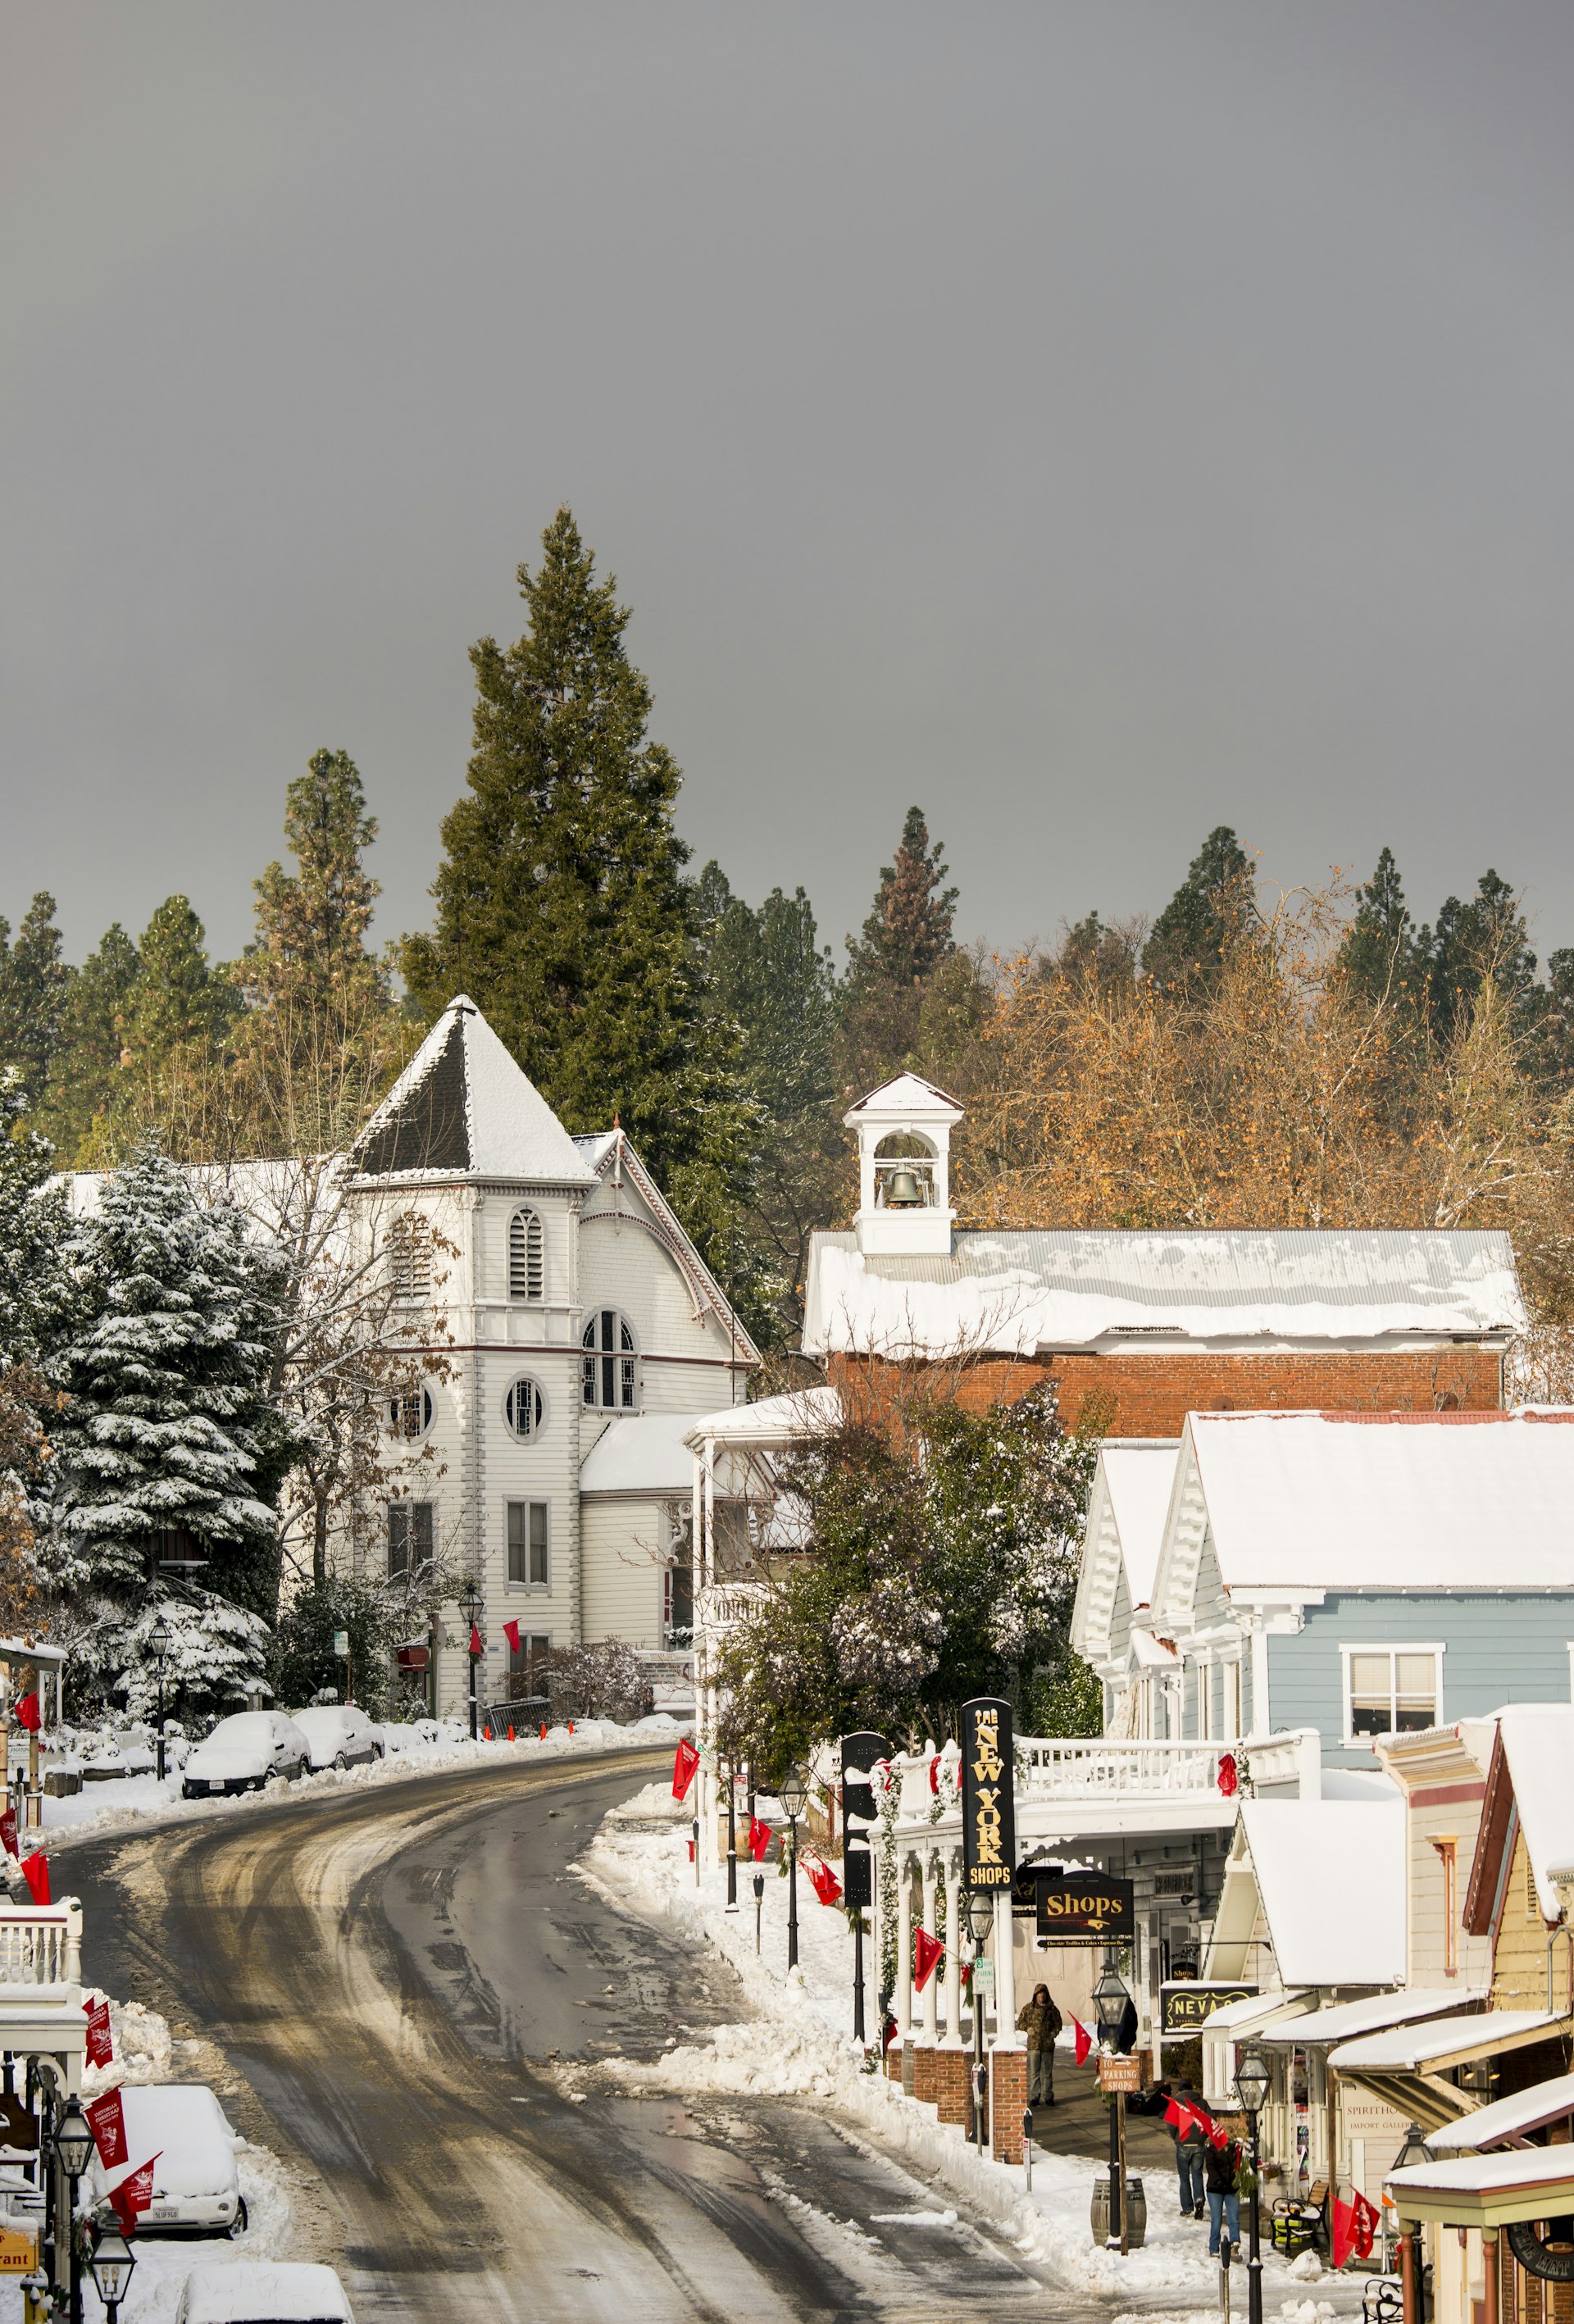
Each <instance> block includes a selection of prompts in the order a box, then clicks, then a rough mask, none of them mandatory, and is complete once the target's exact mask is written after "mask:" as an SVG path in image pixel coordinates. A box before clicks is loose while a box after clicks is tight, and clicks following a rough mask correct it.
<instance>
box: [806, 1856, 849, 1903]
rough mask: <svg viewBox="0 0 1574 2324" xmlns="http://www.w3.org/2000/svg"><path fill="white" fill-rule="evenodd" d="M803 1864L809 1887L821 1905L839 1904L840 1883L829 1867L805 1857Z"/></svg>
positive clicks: (840, 1896) (816, 1859) (840, 1897)
mask: <svg viewBox="0 0 1574 2324" xmlns="http://www.w3.org/2000/svg"><path fill="white" fill-rule="evenodd" d="M804 1863H805V1870H806V1871H807V1873H808V1876H809V1885H810V1886H811V1887H812V1888H813V1889H814V1892H815V1895H816V1896H817V1897H818V1898H819V1899H820V1902H821V1904H840V1903H841V1901H842V1883H841V1881H840V1880H838V1879H837V1877H836V1875H835V1874H834V1873H833V1871H832V1869H831V1867H830V1866H829V1865H828V1864H822V1863H821V1862H820V1861H819V1860H818V1858H815V1857H813V1856H810V1857H805V1859H804Z"/></svg>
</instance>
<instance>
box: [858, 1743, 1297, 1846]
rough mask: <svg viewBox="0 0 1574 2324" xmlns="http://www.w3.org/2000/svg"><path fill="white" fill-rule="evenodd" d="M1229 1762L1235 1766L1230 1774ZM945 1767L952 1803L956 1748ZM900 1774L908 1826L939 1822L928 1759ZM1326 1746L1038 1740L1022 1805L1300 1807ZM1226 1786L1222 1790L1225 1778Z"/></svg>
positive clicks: (901, 1766)
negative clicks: (1283, 1803)
mask: <svg viewBox="0 0 1574 2324" xmlns="http://www.w3.org/2000/svg"><path fill="white" fill-rule="evenodd" d="M1227 1757H1228V1758H1229V1760H1230V1761H1231V1763H1232V1766H1231V1768H1230V1769H1229V1770H1228V1771H1227V1770H1226V1769H1225V1768H1224V1766H1223V1762H1224V1760H1225V1759H1226V1758H1227ZM955 1764H956V1747H955V1745H954V1744H952V1745H950V1746H948V1748H947V1751H946V1753H945V1754H943V1765H944V1766H947V1767H948V1768H949V1770H951V1771H952V1772H951V1777H950V1782H949V1783H948V1784H947V1788H946V1793H945V1796H946V1798H948V1799H949V1798H950V1797H952V1796H953V1786H954V1780H955V1778H954V1768H955ZM895 1766H896V1769H897V1775H898V1777H899V1779H900V1782H901V1785H902V1806H901V1815H902V1819H903V1821H907V1820H909V1819H914V1818H916V1819H917V1820H919V1821H925V1822H930V1821H933V1820H934V1814H935V1812H936V1808H935V1802H936V1798H937V1797H938V1796H939V1794H936V1793H935V1792H934V1790H933V1788H932V1786H931V1784H930V1781H929V1762H928V1760H927V1758H923V1757H919V1758H910V1757H907V1755H906V1754H904V1755H903V1756H902V1757H899V1758H898V1759H897V1760H896V1762H895ZM1321 1767H1322V1745H1321V1737H1320V1736H1319V1735H1318V1732H1317V1730H1316V1729H1315V1728H1312V1727H1307V1728H1296V1729H1291V1730H1289V1731H1288V1732H1286V1733H1284V1734H1280V1735H1267V1736H1263V1737H1261V1738H1258V1739H1256V1740H1255V1741H1247V1740H1245V1739H1244V1738H1238V1739H1233V1740H1231V1739H1225V1740H1222V1741H1219V1742H1195V1741H1192V1742H1151V1741H1146V1742H1145V1741H1132V1740H1130V1739H1128V1738H1125V1737H1119V1736H1109V1735H1091V1736H1047V1737H1040V1736H1032V1735H1019V1736H1018V1737H1017V1803H1018V1804H1019V1805H1020V1804H1021V1803H1022V1802H1024V1801H1027V1800H1054V1801H1065V1802H1067V1803H1071V1802H1073V1801H1081V1802H1088V1803H1095V1804H1096V1803H1101V1802H1105V1801H1108V1802H1109V1803H1111V1804H1112V1805H1113V1804H1116V1803H1119V1804H1123V1805H1131V1806H1137V1805H1139V1804H1140V1803H1142V1802H1143V1801H1152V1802H1153V1803H1155V1805H1159V1804H1161V1803H1163V1804H1165V1805H1173V1804H1174V1803H1176V1802H1178V1801H1179V1802H1186V1801H1192V1802H1194V1803H1197V1804H1198V1805H1199V1806H1203V1805H1206V1806H1210V1807H1211V1808H1213V1809H1215V1810H1220V1809H1224V1808H1226V1807H1228V1806H1229V1804H1230V1803H1233V1802H1234V1801H1236V1800H1237V1799H1238V1798H1239V1797H1241V1796H1242V1795H1244V1794H1246V1792H1247V1787H1248V1784H1249V1787H1250V1789H1251V1790H1252V1791H1254V1792H1255V1791H1260V1790H1262V1789H1264V1788H1266V1787H1268V1786H1273V1787H1275V1788H1277V1787H1279V1786H1281V1785H1293V1786H1294V1788H1295V1790H1296V1791H1297V1793H1298V1794H1299V1796H1300V1797H1301V1798H1302V1799H1312V1800H1315V1799H1318V1798H1320V1797H1321ZM1220 1775H1224V1778H1225V1780H1224V1782H1223V1783H1222V1784H1221V1783H1220Z"/></svg>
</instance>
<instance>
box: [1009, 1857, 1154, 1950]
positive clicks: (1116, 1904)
mask: <svg viewBox="0 0 1574 2324" xmlns="http://www.w3.org/2000/svg"><path fill="white" fill-rule="evenodd" d="M1034 1886H1035V1887H1036V1890H1037V1892H1038V1933H1039V1935H1040V1936H1041V1937H1048V1938H1050V1939H1051V1940H1052V1941H1053V1940H1054V1939H1058V1940H1059V1941H1060V1942H1061V1943H1062V1944H1064V1945H1085V1944H1087V1943H1089V1942H1091V1941H1097V1942H1100V1943H1106V1944H1107V1943H1108V1942H1109V1940H1110V1938H1112V1937H1131V1936H1135V1935H1136V1933H1137V1910H1136V1906H1135V1904H1134V1903H1133V1898H1132V1884H1131V1882H1130V1881H1129V1880H1111V1879H1110V1878H1109V1875H1108V1874H1107V1873H1103V1872H1052V1873H1048V1874H1045V1873H1040V1874H1038V1875H1036V1877H1035V1880H1034Z"/></svg>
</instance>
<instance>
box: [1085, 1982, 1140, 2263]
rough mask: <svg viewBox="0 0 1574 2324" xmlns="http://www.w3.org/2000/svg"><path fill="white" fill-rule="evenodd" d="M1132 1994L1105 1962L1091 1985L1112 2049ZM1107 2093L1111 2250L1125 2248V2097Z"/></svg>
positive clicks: (1103, 2043)
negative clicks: (1097, 1980)
mask: <svg viewBox="0 0 1574 2324" xmlns="http://www.w3.org/2000/svg"><path fill="white" fill-rule="evenodd" d="M1130 2003H1131V1996H1130V1994H1129V1993H1128V1991H1127V1989H1126V1987H1125V1986H1124V1985H1123V1984H1122V1982H1121V1978H1120V1972H1119V1971H1118V1969H1117V1968H1116V1966H1115V1963H1114V1960H1113V1959H1110V1960H1106V1961H1105V1963H1104V1973H1103V1975H1102V1976H1101V1977H1100V1979H1099V1982H1098V1984H1097V1985H1096V1986H1095V1987H1093V2007H1094V2010H1095V2011H1096V2013H1097V2015H1098V2019H1099V2042H1100V2047H1101V2048H1102V2049H1105V2050H1113V2049H1114V2047H1115V2044H1116V2043H1117V2042H1118V2040H1119V2038H1120V2021H1121V2019H1122V2018H1123V2017H1124V2016H1125V2015H1126V2012H1127V2010H1128V2007H1129V2006H1130ZM1125 2126H1126V2099H1125V2097H1124V2095H1123V2093H1122V2092H1121V2091H1119V2090H1111V2091H1110V2092H1109V2229H1108V2231H1107V2234H1106V2242H1107V2243H1108V2245H1109V2248H1110V2249H1111V2250H1119V2249H1123V2248H1124V2233H1123V2231H1124V2227H1125V2220H1126V2190H1125V2188H1124V2187H1123V2186H1122V2184H1121V2175H1122V2174H1121V2152H1120V2150H1121V2137H1120V2134H1121V2132H1122V2130H1123V2129H1124V2128H1125Z"/></svg>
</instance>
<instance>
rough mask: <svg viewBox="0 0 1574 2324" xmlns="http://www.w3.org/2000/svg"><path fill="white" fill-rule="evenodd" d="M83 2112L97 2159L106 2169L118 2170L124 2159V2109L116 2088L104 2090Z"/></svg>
mask: <svg viewBox="0 0 1574 2324" xmlns="http://www.w3.org/2000/svg"><path fill="white" fill-rule="evenodd" d="M82 2111H83V2113H84V2114H85V2115H86V2116H87V2120H88V2122H89V2123H90V2124H91V2125H92V2127H93V2144H94V2145H95V2146H96V2147H97V2149H98V2160H99V2162H100V2163H103V2165H104V2168H105V2169H106V2171H118V2170H119V2168H120V2166H121V2164H122V2163H124V2161H125V2159H126V2146H125V2109H124V2107H122V2105H121V2103H120V2092H119V2091H118V2090H106V2091H105V2093H104V2095H103V2097H102V2098H95V2099H94V2101H93V2103H92V2105H91V2106H88V2107H83V2109H82Z"/></svg>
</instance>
